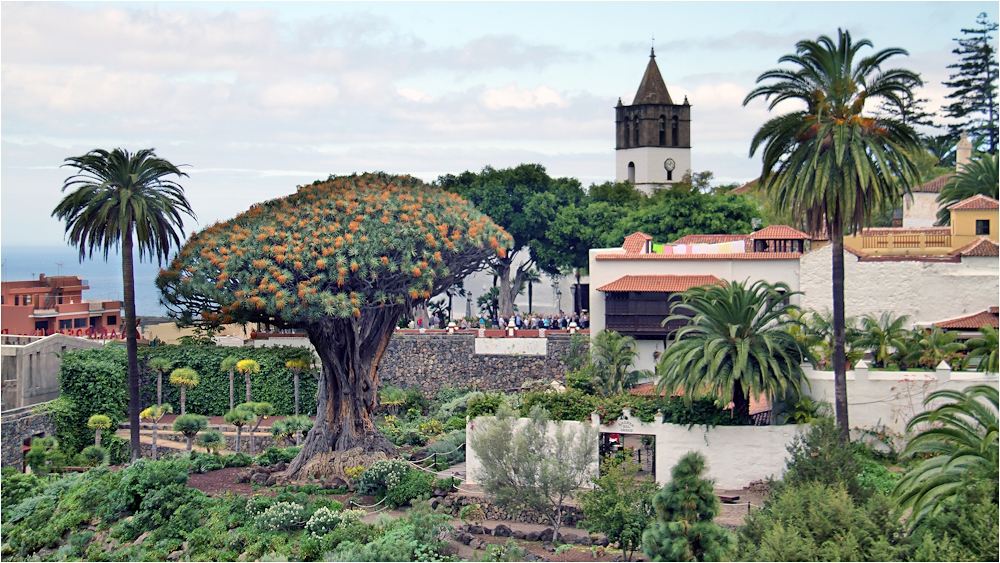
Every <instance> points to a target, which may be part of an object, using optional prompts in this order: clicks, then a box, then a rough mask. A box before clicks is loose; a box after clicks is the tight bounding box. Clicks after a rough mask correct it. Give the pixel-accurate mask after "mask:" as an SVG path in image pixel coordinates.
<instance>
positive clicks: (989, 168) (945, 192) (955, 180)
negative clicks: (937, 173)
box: [937, 154, 1000, 225]
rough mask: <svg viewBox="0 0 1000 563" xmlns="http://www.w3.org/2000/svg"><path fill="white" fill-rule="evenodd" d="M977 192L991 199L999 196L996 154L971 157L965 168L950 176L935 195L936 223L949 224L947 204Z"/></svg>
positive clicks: (999, 180) (999, 171)
mask: <svg viewBox="0 0 1000 563" xmlns="http://www.w3.org/2000/svg"><path fill="white" fill-rule="evenodd" d="M979 194H982V195H984V196H988V197H992V198H993V199H998V198H1000V157H998V156H997V155H992V156H991V155H988V154H984V155H980V156H979V158H976V159H973V160H972V161H970V162H969V164H967V165H966V167H965V170H962V171H961V172H959V173H958V174H955V175H954V176H952V177H951V178H950V179H949V180H948V183H947V184H945V185H944V187H943V188H941V193H939V194H938V196H937V204H938V205H939V206H940V209H939V210H938V214H937V222H938V225H950V224H951V212H950V211H948V207H949V206H951V205H952V204H955V203H958V202H960V201H962V200H964V199H969V198H970V197H972V196H975V195H979Z"/></svg>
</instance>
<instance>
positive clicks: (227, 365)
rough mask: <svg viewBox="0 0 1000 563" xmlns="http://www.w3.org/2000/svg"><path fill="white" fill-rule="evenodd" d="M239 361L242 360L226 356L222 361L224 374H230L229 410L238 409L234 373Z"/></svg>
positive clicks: (221, 367) (220, 365)
mask: <svg viewBox="0 0 1000 563" xmlns="http://www.w3.org/2000/svg"><path fill="white" fill-rule="evenodd" d="M239 361H240V359H239V358H237V357H236V356H226V357H225V358H223V359H222V363H221V364H219V369H221V370H222V371H223V372H229V410H233V409H234V408H236V402H235V400H234V399H235V388H234V387H233V386H234V385H235V381H234V380H235V377H236V374H235V373H234V372H235V371H236V364H237V363H238V362H239Z"/></svg>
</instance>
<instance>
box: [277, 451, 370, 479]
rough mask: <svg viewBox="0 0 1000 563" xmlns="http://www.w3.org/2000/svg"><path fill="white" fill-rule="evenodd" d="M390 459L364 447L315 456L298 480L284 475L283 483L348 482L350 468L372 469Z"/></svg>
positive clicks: (304, 467) (299, 473)
mask: <svg viewBox="0 0 1000 563" xmlns="http://www.w3.org/2000/svg"><path fill="white" fill-rule="evenodd" d="M387 459H389V456H388V455H386V453H385V452H383V451H371V450H366V449H364V448H362V447H357V448H351V449H349V450H347V451H343V452H325V453H321V454H316V455H314V456H313V457H312V458H311V459H309V460H308V461H306V462H305V465H303V466H302V469H300V470H299V472H298V479H292V478H291V476H290V475H287V473H286V475H283V476H282V479H281V481H282V482H283V483H290V482H293V481H296V480H299V481H301V480H306V479H308V478H310V477H312V478H314V479H324V480H327V481H330V480H332V479H334V478H339V479H343V480H344V481H345V482H348V480H349V477H348V475H347V472H346V471H344V470H345V469H346V468H348V467H358V466H361V467H365V468H368V467H371V466H372V464H374V463H375V462H376V461H384V460H387Z"/></svg>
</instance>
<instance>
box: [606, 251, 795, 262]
mask: <svg viewBox="0 0 1000 563" xmlns="http://www.w3.org/2000/svg"><path fill="white" fill-rule="evenodd" d="M801 257H802V255H801V254H799V253H798V252H735V253H732V254H655V253H652V252H651V253H649V254H638V253H636V254H630V253H627V252H626V253H622V252H617V253H604V254H598V255H596V256H594V259H595V260H798V259H799V258H801Z"/></svg>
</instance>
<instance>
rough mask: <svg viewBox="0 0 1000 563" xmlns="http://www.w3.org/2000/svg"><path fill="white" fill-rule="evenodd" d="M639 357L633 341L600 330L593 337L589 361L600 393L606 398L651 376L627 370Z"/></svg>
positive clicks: (647, 372) (643, 372)
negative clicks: (597, 381)
mask: <svg viewBox="0 0 1000 563" xmlns="http://www.w3.org/2000/svg"><path fill="white" fill-rule="evenodd" d="M638 355H639V352H638V350H636V347H635V339H634V338H632V337H631V336H622V335H621V334H619V333H617V332H615V331H613V330H602V331H601V332H599V333H598V334H597V336H595V337H594V344H593V346H591V348H590V361H591V363H593V365H594V375H595V376H597V378H598V379H599V380H600V381H601V391H602V393H603V394H604V396H606V397H610V396H611V395H616V394H618V393H621V392H622V391H624V390H626V389H630V388H632V387H634V386H635V383H636V381H638V380H639V379H640V378H641V377H643V376H648V375H652V373H651V372H649V371H648V370H629V369H628V368H629V367H630V366H631V365H632V364H634V363H635V358H636V356H638Z"/></svg>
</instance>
